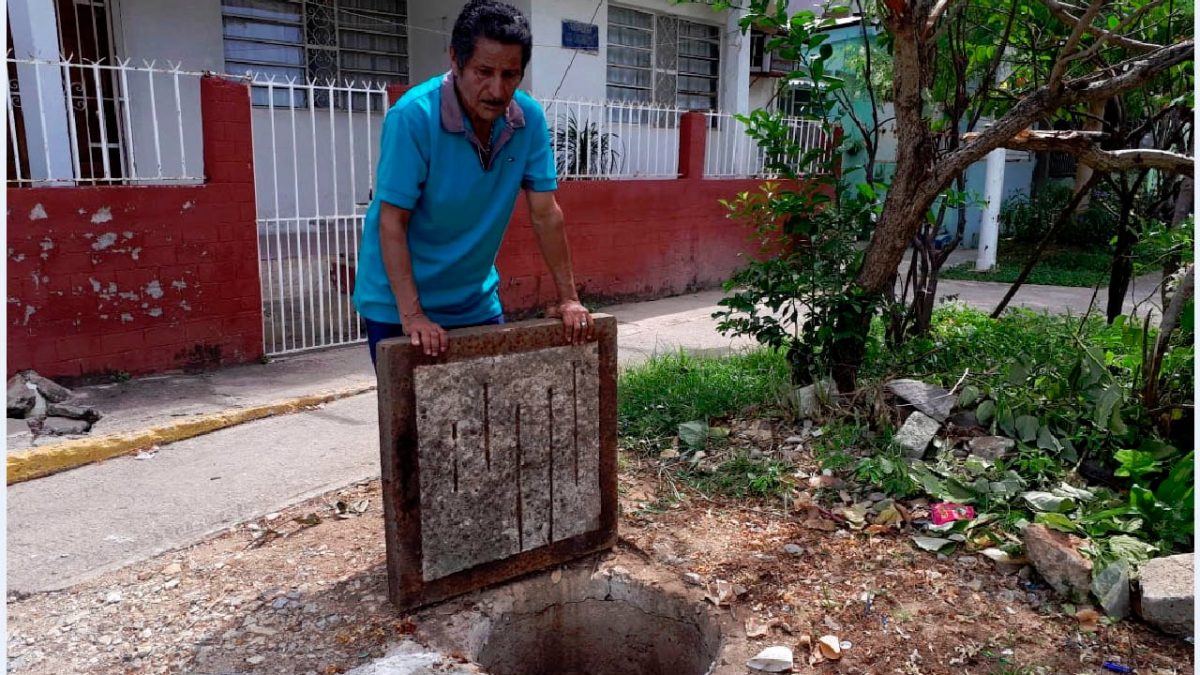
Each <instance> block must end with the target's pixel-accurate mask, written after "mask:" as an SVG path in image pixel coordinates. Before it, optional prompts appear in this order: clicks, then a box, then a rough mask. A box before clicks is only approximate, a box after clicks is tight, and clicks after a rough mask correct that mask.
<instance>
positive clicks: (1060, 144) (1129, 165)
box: [963, 129, 1195, 176]
mask: <svg viewBox="0 0 1200 675" xmlns="http://www.w3.org/2000/svg"><path fill="white" fill-rule="evenodd" d="M963 136H964V140H968V141H969V140H972V138H971V137H974V136H976V134H964V135H963ZM1099 136H1100V135H1099V134H1095V133H1088V132H1085V131H1037V130H1033V129H1026V130H1025V131H1022V132H1020V133H1018V134H1017V135H1015V136H1013V137H1012V138H1010V139H1008V140H1006V141H1004V142H1003V143H1001V144H1000V147H1003V148H1008V149H1009V150H1029V151H1033V152H1062V153H1066V154H1069V155H1073V156H1074V157H1075V158H1076V159H1078V160H1079V161H1080V162H1083V163H1084V164H1087V165H1088V166H1090V167H1092V168H1093V169H1095V170H1097V171H1101V172H1104V173H1115V172H1117V171H1128V170H1130V169H1160V170H1163V171H1170V172H1172V173H1178V174H1182V175H1184V176H1191V175H1192V173H1193V169H1194V166H1193V165H1194V164H1195V158H1193V157H1189V156H1187V155H1181V154H1179V153H1175V152H1170V151H1168V150H1154V149H1150V148H1134V149H1130V150H1103V149H1101V148H1100V146H1099V145H1097V144H1096V142H1095V141H1096V139H1097V138H1099Z"/></svg>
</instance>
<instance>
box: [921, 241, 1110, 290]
mask: <svg viewBox="0 0 1200 675" xmlns="http://www.w3.org/2000/svg"><path fill="white" fill-rule="evenodd" d="M1032 250H1033V248H1032V247H1031V246H1028V245H1021V244H1017V243H1014V242H1003V243H1002V244H1001V245H1000V248H999V250H998V251H997V253H996V268H995V269H994V270H992V271H990V272H976V271H975V263H973V262H967V263H963V264H961V265H956V266H954V267H947V268H945V269H943V270H942V271H941V273H940V274H939V275H938V276H939V278H941V279H963V280H967V281H991V282H995V283H1005V284H1011V283H1012V282H1014V281H1016V280H1017V276H1018V275H1019V274H1020V273H1021V270H1022V269H1024V267H1025V262H1026V261H1027V260H1028V259H1029V255H1030V253H1031V252H1032ZM1110 262H1111V257H1110V256H1109V254H1108V252H1107V251H1101V252H1097V251H1094V250H1086V251H1085V250H1080V249H1071V248H1057V249H1050V250H1047V251H1046V252H1045V253H1044V254H1043V255H1042V258H1041V260H1039V261H1038V264H1037V265H1035V266H1034V268H1033V271H1032V272H1030V274H1029V278H1028V279H1026V280H1025V283H1027V284H1041V285H1044V286H1077V287H1084V288H1092V287H1093V286H1095V285H1096V284H1098V283H1104V282H1105V281H1106V280H1107V279H1108V268H1109V263H1110Z"/></svg>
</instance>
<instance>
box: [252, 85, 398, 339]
mask: <svg viewBox="0 0 1200 675" xmlns="http://www.w3.org/2000/svg"><path fill="white" fill-rule="evenodd" d="M251 86H252V89H251V99H252V101H253V102H254V103H255V107H254V110H253V111H252V113H251V121H252V125H253V138H254V167H255V172H254V173H255V193H256V197H257V203H258V219H257V220H258V241H259V265H260V270H261V273H260V278H261V283H262V297H263V312H264V316H263V341H264V345H263V346H264V350H265V352H266V353H267V354H285V353H289V352H296V351H303V350H307V349H313V348H317V347H327V346H333V345H340V344H347V343H352V342H361V341H363V340H365V339H366V331H365V329H364V327H363V325H362V320H361V318H360V317H359V316H358V313H357V312H356V311H355V309H354V306H353V303H352V302H351V299H350V294H351V292H352V290H353V283H354V272H355V269H356V268H357V263H358V243H359V239H360V237H361V236H362V228H363V218H364V215H365V213H366V208H367V205H368V204H369V202H370V198H371V189H372V186H373V185H374V178H375V162H376V156H377V152H378V148H379V137H380V132H381V130H382V125H383V116H384V114H385V111H386V110H387V89H386V86H385V85H378V84H359V83H353V82H349V83H342V84H336V83H330V82H326V83H316V82H295V81H290V80H289V81H282V80H276V79H273V78H262V77H259V78H256V79H254V80H253V81H252V83H251Z"/></svg>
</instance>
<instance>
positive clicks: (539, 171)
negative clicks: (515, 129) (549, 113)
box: [521, 103, 558, 192]
mask: <svg viewBox="0 0 1200 675" xmlns="http://www.w3.org/2000/svg"><path fill="white" fill-rule="evenodd" d="M525 120H526V121H525V130H526V131H527V132H529V133H532V134H533V140H532V141H531V142H530V147H529V159H528V160H526V162H525V175H524V177H523V178H522V179H521V187H523V188H525V189H526V190H532V191H533V192H553V191H555V190H557V189H558V176H557V174H556V172H555V170H554V152H553V150H552V149H551V147H550V130H549V129H548V128H547V127H546V114H545V112H543V111H542V107H541V105H539V104H537V103H534V104H533V105H532V106H530V107H529V108H528V109H527V110H526V112H525Z"/></svg>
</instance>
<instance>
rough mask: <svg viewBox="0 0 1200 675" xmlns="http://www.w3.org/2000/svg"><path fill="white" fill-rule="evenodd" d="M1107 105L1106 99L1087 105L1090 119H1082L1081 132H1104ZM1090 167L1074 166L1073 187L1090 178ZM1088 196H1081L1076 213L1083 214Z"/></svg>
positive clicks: (1086, 206)
mask: <svg viewBox="0 0 1200 675" xmlns="http://www.w3.org/2000/svg"><path fill="white" fill-rule="evenodd" d="M1107 104H1108V100H1107V99H1099V100H1096V101H1092V102H1090V103H1088V114H1089V115H1090V117H1085V118H1084V123H1083V131H1104V108H1105V106H1106V105H1107ZM1092 172H1093V169H1092V167H1090V166H1088V165H1087V164H1084V163H1083V162H1076V164H1075V185H1084V184H1086V183H1087V182H1088V181H1089V180H1091V178H1092ZM1088 194H1089V193H1087V192H1085V193H1084V195H1083V200H1082V201H1080V202H1079V204H1078V205H1076V206H1075V212H1076V213H1083V212H1084V211H1087V208H1088Z"/></svg>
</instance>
